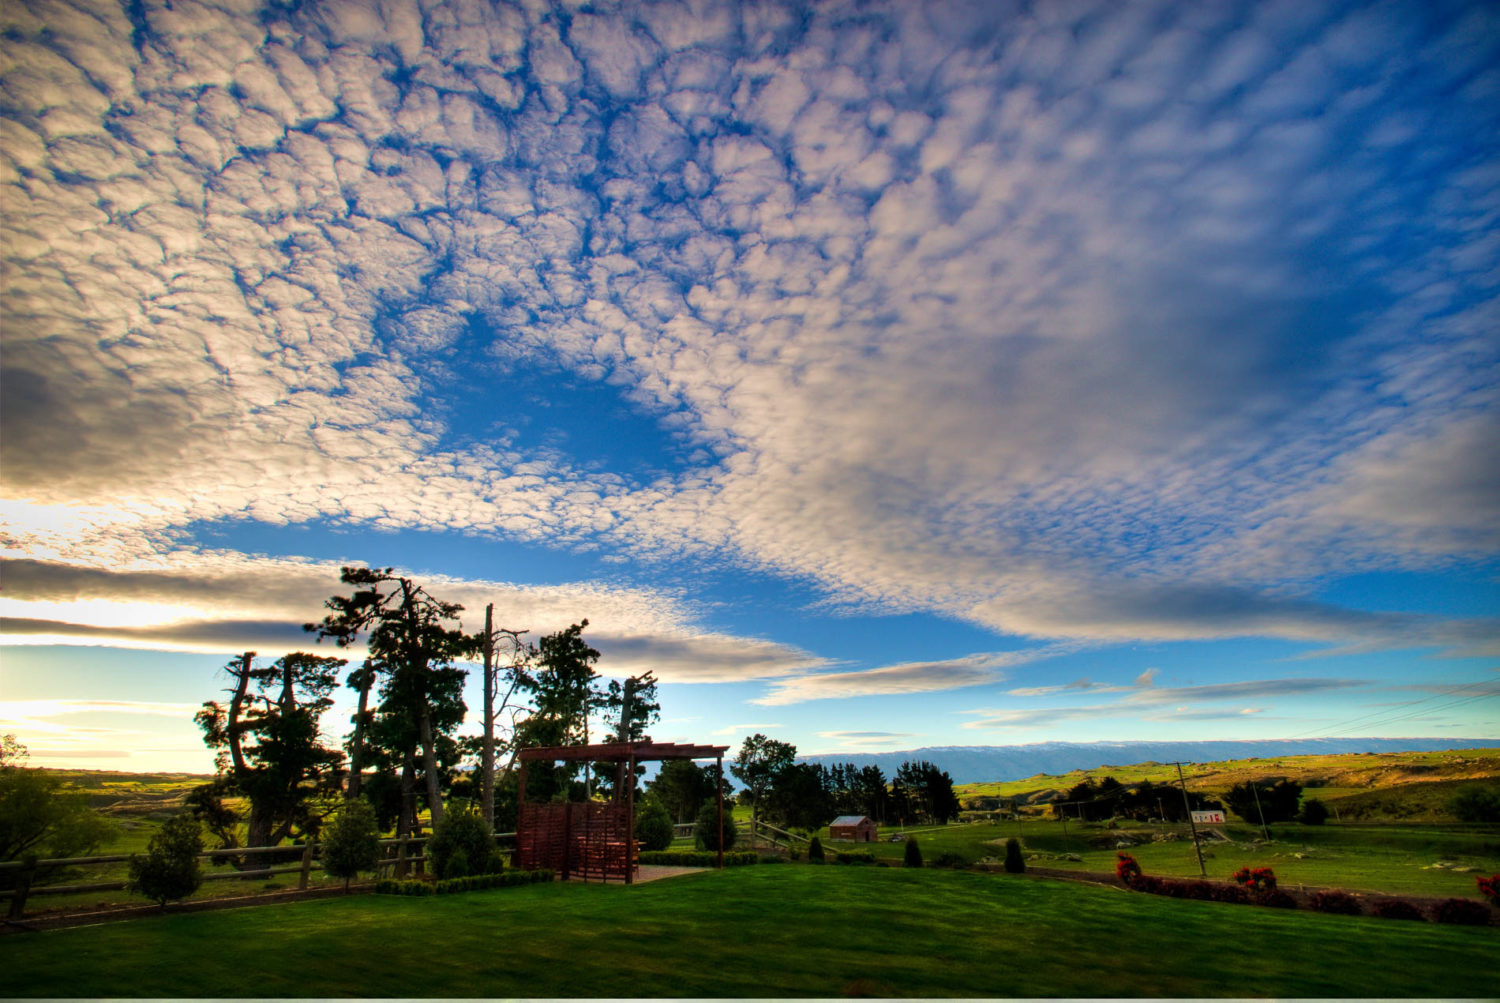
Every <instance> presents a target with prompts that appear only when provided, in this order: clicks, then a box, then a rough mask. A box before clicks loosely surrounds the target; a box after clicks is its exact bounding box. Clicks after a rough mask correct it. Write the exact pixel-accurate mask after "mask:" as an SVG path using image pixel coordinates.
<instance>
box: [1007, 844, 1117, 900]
mask: <svg viewBox="0 0 1500 1003" xmlns="http://www.w3.org/2000/svg"><path fill="white" fill-rule="evenodd" d="M1115 858H1116V860H1115V877H1117V878H1119V879H1120V883H1121V884H1122V885H1125V886H1126V887H1127V888H1134V887H1136V885H1137V884H1138V883H1139V882H1140V878H1141V876H1142V875H1141V865H1140V864H1138V863H1136V861H1135V858H1134V857H1132V856H1131V855H1130V854H1128V853H1117V854H1115ZM1005 863H1006V868H1005V869H1006V870H1010V843H1009V842H1007V843H1006V844H1005ZM1143 890H1144V889H1143Z"/></svg>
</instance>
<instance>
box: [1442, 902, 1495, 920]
mask: <svg viewBox="0 0 1500 1003" xmlns="http://www.w3.org/2000/svg"><path fill="white" fill-rule="evenodd" d="M1432 921H1433V922H1434V923H1462V924H1464V925H1466V926H1488V925H1489V923H1490V910H1489V907H1488V906H1486V905H1485V904H1484V903H1483V902H1476V901H1475V900H1474V899H1444V900H1443V901H1441V902H1439V903H1438V904H1437V905H1435V906H1433V907H1432Z"/></svg>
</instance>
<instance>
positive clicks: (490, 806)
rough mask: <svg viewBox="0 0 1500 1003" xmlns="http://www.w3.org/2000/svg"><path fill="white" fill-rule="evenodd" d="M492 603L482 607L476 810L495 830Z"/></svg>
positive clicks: (493, 628)
mask: <svg viewBox="0 0 1500 1003" xmlns="http://www.w3.org/2000/svg"><path fill="white" fill-rule="evenodd" d="M498 689H499V686H498V684H497V682H496V679H495V604H494V603H490V604H489V605H488V606H486V607H485V608H484V746H483V748H482V750H481V752H480V757H481V758H480V764H479V768H480V771H481V777H482V778H481V781H480V784H481V786H480V794H479V810H480V811H481V812H483V813H484V822H485V824H486V825H488V826H489V827H490V828H491V829H493V828H494V827H495V692H496V690H498Z"/></svg>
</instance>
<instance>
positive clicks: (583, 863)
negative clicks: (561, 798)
mask: <svg viewBox="0 0 1500 1003" xmlns="http://www.w3.org/2000/svg"><path fill="white" fill-rule="evenodd" d="M523 810H524V813H525V824H524V825H522V826H519V827H518V829H517V832H516V854H517V857H518V860H517V863H518V864H519V866H521V867H523V868H526V869H527V870H533V869H535V868H538V867H548V868H551V869H552V870H553V871H556V872H557V873H558V875H560V876H561V877H564V878H567V877H569V876H571V875H574V874H578V875H581V876H583V877H596V878H601V879H608V878H620V879H621V880H624V878H625V854H626V851H627V847H628V846H629V843H628V841H627V839H626V835H627V833H628V832H629V829H630V818H629V812H628V811H627V810H626V806H625V805H623V804H620V803H618V802H609V803H606V804H599V803H596V802H586V803H581V804H538V805H532V804H528V805H526V806H525V807H524V809H523ZM631 865H632V869H633V868H634V867H635V866H638V861H636V860H632V861H631Z"/></svg>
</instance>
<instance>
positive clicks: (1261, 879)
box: [1231, 867, 1276, 896]
mask: <svg viewBox="0 0 1500 1003" xmlns="http://www.w3.org/2000/svg"><path fill="white" fill-rule="evenodd" d="M1231 879H1232V880H1233V881H1234V883H1235V884H1237V885H1242V886H1243V887H1244V888H1245V890H1246V891H1248V892H1249V893H1250V894H1251V896H1257V895H1264V894H1266V893H1267V892H1273V891H1275V890H1276V872H1275V871H1273V870H1271V869H1270V868H1269V867H1241V868H1240V869H1239V870H1237V871H1235V872H1234V874H1233V875H1231Z"/></svg>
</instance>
